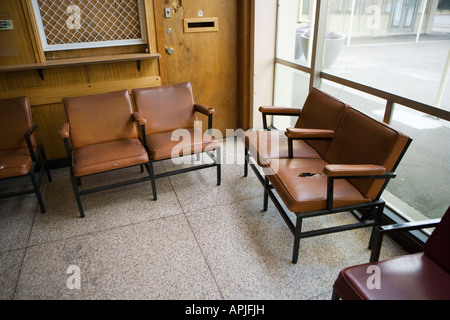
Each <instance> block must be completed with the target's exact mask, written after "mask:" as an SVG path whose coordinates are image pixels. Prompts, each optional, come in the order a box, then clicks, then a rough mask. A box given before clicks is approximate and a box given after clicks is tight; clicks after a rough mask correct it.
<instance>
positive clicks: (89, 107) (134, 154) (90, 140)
mask: <svg viewBox="0 0 450 320" xmlns="http://www.w3.org/2000/svg"><path fill="white" fill-rule="evenodd" d="M62 102H63V106H64V110H65V112H66V117H67V123H65V124H63V126H62V128H61V130H60V132H59V136H60V137H61V138H62V139H63V141H64V144H65V147H66V151H67V156H68V158H69V159H70V160H71V174H70V177H71V181H72V186H73V190H74V193H75V199H76V201H77V205H78V209H79V211H80V216H81V217H82V218H84V217H85V214H84V209H83V206H82V204H81V199H80V196H81V195H85V194H90V193H93V192H98V191H103V190H107V189H111V188H115V187H120V186H125V185H129V184H134V183H140V182H146V181H150V180H151V181H152V186H153V187H154V180H153V179H152V176H153V167H152V166H151V163H150V162H149V158H148V154H147V151H146V149H145V147H144V146H145V137H143V139H144V140H140V139H139V138H138V130H137V126H141V127H143V126H145V119H144V118H143V117H142V116H140V115H139V114H138V113H136V112H133V109H132V103H131V99H130V95H129V92H128V90H121V91H116V92H110V93H103V94H97V95H90V96H82V97H72V98H64V99H63V101H62ZM132 166H140V167H141V171H142V170H143V167H144V166H145V168H146V169H147V172H148V175H149V176H148V177H147V176H146V177H142V178H137V179H130V180H127V181H122V182H119V183H115V184H111V185H107V186H101V187H97V188H92V189H88V190H80V185H81V178H82V177H86V176H89V175H93V174H99V173H103V172H107V171H112V170H117V169H122V168H127V167H132Z"/></svg>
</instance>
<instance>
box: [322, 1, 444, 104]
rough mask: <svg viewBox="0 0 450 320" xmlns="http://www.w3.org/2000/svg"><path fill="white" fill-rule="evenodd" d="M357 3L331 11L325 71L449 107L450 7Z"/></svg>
mask: <svg viewBox="0 0 450 320" xmlns="http://www.w3.org/2000/svg"><path fill="white" fill-rule="evenodd" d="M358 3H359V6H360V8H361V9H362V10H361V11H357V10H354V11H351V12H350V13H345V12H344V13H343V12H331V13H330V14H329V16H328V21H327V26H328V33H329V34H332V35H333V39H331V38H330V37H328V38H329V39H327V40H326V49H325V50H326V52H325V62H324V72H326V73H330V74H333V75H336V76H339V77H342V78H345V79H348V80H352V81H355V82H358V83H362V84H365V85H368V86H370V87H374V88H377V89H381V90H383V91H387V92H391V93H394V94H396V95H400V96H404V97H406V98H409V99H412V100H416V101H419V102H422V103H425V104H428V105H432V106H437V107H440V108H443V109H445V110H450V99H448V97H447V99H445V98H444V94H446V93H448V92H449V90H448V87H449V86H450V82H448V81H447V82H446V81H445V80H446V79H447V78H448V73H449V69H450V68H449V65H450V57H449V52H450V12H449V11H448V10H439V7H438V8H435V7H433V5H434V6H436V2H435V1H427V2H426V1H425V0H423V1H422V0H399V1H387V0H383V1H365V0H364V1H362V0H355V4H358ZM425 3H428V5H427V7H424V5H425ZM355 7H357V6H356V5H355ZM424 9H425V10H424ZM352 12H353V13H352ZM419 30H420V32H419ZM444 85H445V86H444ZM439 101H441V103H437V102H439Z"/></svg>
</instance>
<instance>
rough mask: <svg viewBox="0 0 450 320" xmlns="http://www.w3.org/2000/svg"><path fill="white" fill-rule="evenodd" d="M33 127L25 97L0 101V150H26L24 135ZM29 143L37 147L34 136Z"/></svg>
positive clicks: (28, 103) (28, 104)
mask: <svg viewBox="0 0 450 320" xmlns="http://www.w3.org/2000/svg"><path fill="white" fill-rule="evenodd" d="M32 125H33V119H32V117H31V109H30V102H29V101H28V98H27V97H17V98H11V99H3V100H0V150H11V149H19V148H26V147H27V142H26V140H25V133H26V132H27V131H28V129H30V128H31V126H32ZM31 143H32V145H33V146H37V143H36V137H35V134H33V135H32V136H31Z"/></svg>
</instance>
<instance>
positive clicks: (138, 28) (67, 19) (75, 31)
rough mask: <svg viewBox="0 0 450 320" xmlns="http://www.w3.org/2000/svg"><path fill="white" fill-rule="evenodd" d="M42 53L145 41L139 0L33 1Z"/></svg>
mask: <svg viewBox="0 0 450 320" xmlns="http://www.w3.org/2000/svg"><path fill="white" fill-rule="evenodd" d="M34 2H35V3H34V4H35V5H34V8H35V13H36V17H37V18H38V26H39V29H40V34H41V39H42V40H43V41H42V42H43V44H44V50H46V51H51V50H61V49H63V50H66V49H77V48H90V47H99V46H116V45H131V44H141V43H144V42H145V35H144V32H143V30H144V28H143V25H142V24H143V21H144V19H141V17H142V12H143V10H142V5H141V3H140V0H57V1H55V0H34Z"/></svg>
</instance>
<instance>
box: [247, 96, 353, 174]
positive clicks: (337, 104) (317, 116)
mask: <svg viewBox="0 0 450 320" xmlns="http://www.w3.org/2000/svg"><path fill="white" fill-rule="evenodd" d="M347 108H348V105H347V104H345V103H344V102H342V101H340V100H339V99H337V98H335V97H333V96H331V95H329V94H327V93H325V92H323V91H321V90H320V89H317V88H312V89H311V91H310V93H309V94H308V97H307V98H306V101H305V103H304V104H303V107H302V108H301V109H300V108H287V107H275V106H271V107H260V108H259V111H260V112H261V115H262V119H263V126H264V130H262V131H261V130H260V131H252V130H248V131H246V132H245V134H244V138H245V166H244V176H247V175H248V164H249V157H250V156H251V157H253V159H255V160H256V161H257V162H258V164H259V165H260V166H267V164H268V162H269V161H270V160H273V159H286V158H289V157H290V158H292V157H293V158H307V159H320V158H322V157H323V156H324V155H325V152H326V151H327V148H328V145H329V144H330V141H331V139H332V138H333V136H334V132H335V130H336V129H337V127H338V126H339V123H340V121H341V119H342V117H343V115H344V113H345V111H346V109H347ZM269 115H271V116H285V117H297V120H296V123H295V126H294V128H288V129H287V132H286V133H285V132H284V131H279V130H270V129H269V127H268V125H267V116H269ZM306 135H307V136H306ZM273 140H276V141H273Z"/></svg>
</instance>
